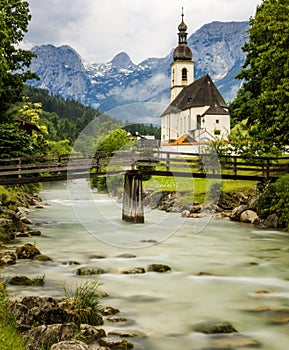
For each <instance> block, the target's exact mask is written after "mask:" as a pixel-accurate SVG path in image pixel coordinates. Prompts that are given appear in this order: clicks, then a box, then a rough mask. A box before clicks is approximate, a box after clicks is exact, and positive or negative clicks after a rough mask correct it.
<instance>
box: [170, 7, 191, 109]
mask: <svg viewBox="0 0 289 350" xmlns="http://www.w3.org/2000/svg"><path fill="white" fill-rule="evenodd" d="M178 29H179V33H178V36H179V44H178V46H177V47H176V48H175V50H174V54H173V58H174V62H173V63H172V64H171V102H172V101H173V100H174V99H175V98H176V97H177V96H178V94H179V93H180V92H181V91H182V89H183V88H184V87H185V86H187V85H190V84H191V83H193V81H194V65H195V62H193V61H192V56H193V55H192V51H191V49H190V48H189V46H188V45H187V36H188V33H187V25H186V24H185V22H184V11H183V9H182V22H181V23H180V24H179V26H178Z"/></svg>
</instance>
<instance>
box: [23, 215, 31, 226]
mask: <svg viewBox="0 0 289 350" xmlns="http://www.w3.org/2000/svg"><path fill="white" fill-rule="evenodd" d="M20 221H21V222H22V223H23V224H26V225H31V224H32V221H31V220H30V219H28V218H27V217H26V216H22V217H21V218H20Z"/></svg>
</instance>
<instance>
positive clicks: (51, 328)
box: [26, 323, 78, 350]
mask: <svg viewBox="0 0 289 350" xmlns="http://www.w3.org/2000/svg"><path fill="white" fill-rule="evenodd" d="M77 331H78V329H77V326H76V324H74V323H67V324H51V325H41V326H38V327H35V328H32V329H31V330H30V331H29V332H28V333H27V334H26V338H27V340H28V345H29V347H28V349H31V350H36V349H49V348H50V347H51V346H52V345H53V344H56V343H59V342H61V341H64V340H71V339H73V338H74V337H75V335H76V334H77Z"/></svg>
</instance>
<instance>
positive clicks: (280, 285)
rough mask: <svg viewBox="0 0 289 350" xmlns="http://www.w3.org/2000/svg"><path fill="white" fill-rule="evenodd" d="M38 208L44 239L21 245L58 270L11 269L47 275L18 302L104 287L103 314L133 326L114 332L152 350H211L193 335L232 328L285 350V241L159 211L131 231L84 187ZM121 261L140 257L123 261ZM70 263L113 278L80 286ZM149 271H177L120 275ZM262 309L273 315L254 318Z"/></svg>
mask: <svg viewBox="0 0 289 350" xmlns="http://www.w3.org/2000/svg"><path fill="white" fill-rule="evenodd" d="M41 198H42V199H43V201H44V202H46V203H48V204H49V205H48V206H45V208H44V209H37V210H33V211H32V212H31V213H30V214H29V218H30V219H31V220H32V222H33V225H32V227H33V228H35V229H38V230H40V231H41V232H42V236H39V237H29V238H21V243H26V242H29V243H35V244H36V246H37V247H38V248H39V249H40V251H41V252H42V254H45V255H48V256H50V257H51V258H52V259H53V262H33V261H25V260H20V261H18V262H17V264H16V265H15V266H9V267H7V268H5V270H3V275H2V277H4V278H5V277H9V276H12V275H15V274H18V275H20V274H23V275H26V276H28V277H37V276H40V275H43V274H44V275H45V281H46V283H45V286H44V287H15V286H13V287H12V286H9V291H10V293H11V294H14V295H32V294H35V295H50V296H62V295H63V293H64V291H63V286H64V285H65V286H66V287H71V288H73V286H75V285H76V284H79V283H81V282H82V281H85V280H87V279H92V278H98V279H99V280H100V281H101V282H102V283H103V285H102V289H103V290H104V291H105V292H107V293H108V295H109V297H107V298H104V299H102V304H103V305H110V306H113V307H116V308H119V309H120V310H121V315H122V316H124V317H126V318H127V319H128V322H127V323H124V324H123V325H121V324H114V325H112V326H113V328H117V327H120V328H125V329H127V328H129V329H137V330H139V331H142V332H144V333H146V334H147V336H148V338H147V339H146V340H145V341H144V342H143V348H145V349H147V350H173V349H177V348H179V349H185V350H186V349H188V350H189V349H194V350H200V349H209V348H210V347H209V345H208V344H209V337H208V336H205V335H201V334H200V333H196V332H193V330H192V326H193V325H194V324H195V323H198V322H200V321H208V320H222V321H228V322H230V323H232V324H233V326H234V327H235V328H236V329H237V330H238V331H239V332H240V333H242V334H244V335H246V336H248V337H250V338H252V339H254V340H256V341H258V342H260V343H261V347H260V348H261V349H263V350H275V349H276V350H287V349H288V334H289V333H288V330H289V323H288V322H287V323H286V320H285V324H275V323H274V320H275V319H274V317H273V316H272V314H274V312H273V313H272V310H280V309H285V311H286V310H287V313H286V315H287V317H288V315H289V311H288V310H289V235H288V234H286V233H283V232H281V231H278V230H276V231H274V230H261V229H256V228H255V227H254V226H253V225H249V224H241V223H236V222H232V221H229V220H214V219H210V218H209V219H206V220H207V221H206V220H205V221H204V222H200V221H199V222H198V219H184V218H181V216H180V214H172V213H170V214H168V213H165V212H161V211H156V210H147V211H146V213H145V217H146V222H145V224H143V225H133V224H127V223H124V222H122V221H121V207H120V205H119V203H118V202H117V201H115V200H114V199H111V198H110V197H109V196H108V195H103V194H97V193H94V192H90V191H88V190H87V187H86V184H85V182H84V181H76V182H74V183H71V184H70V185H67V184H66V183H58V184H53V185H47V186H46V187H45V189H44V190H43V191H42V193H41ZM198 225H199V226H198ZM198 227H202V229H201V230H200V229H196V228H198ZM155 242H159V243H158V244H155ZM124 253H127V254H133V255H135V257H134V258H128V257H120V255H121V254H124ZM97 255H103V256H104V258H102V259H99V258H98V259H97V258H96V257H97ZM68 261H76V262H79V263H80V264H81V265H80V266H93V267H100V268H103V269H104V270H105V271H106V273H105V274H101V275H99V276H78V275H76V273H75V271H76V269H77V268H78V267H79V266H77V265H71V264H63V263H64V262H68ZM152 263H162V264H167V265H169V266H170V267H171V268H172V271H171V272H167V273H165V274H161V273H156V272H146V273H144V274H132V275H128V274H121V273H120V271H121V270H122V269H126V268H131V267H143V268H145V269H146V268H147V267H148V265H150V264H152ZM258 291H259V292H258ZM260 291H265V292H262V293H261V292H260ZM256 292H257V293H256ZM261 306H266V308H268V310H269V309H270V310H271V312H270V311H268V312H250V311H248V310H250V309H252V308H257V307H261ZM287 308H288V309H287ZM283 311H284V310H283ZM274 315H275V314H274ZM278 317H279V316H278ZM288 320H289V317H288ZM108 327H109V326H108ZM238 349H239V348H238ZM240 349H243V348H240Z"/></svg>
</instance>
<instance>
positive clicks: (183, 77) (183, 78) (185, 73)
mask: <svg viewBox="0 0 289 350" xmlns="http://www.w3.org/2000/svg"><path fill="white" fill-rule="evenodd" d="M187 79H188V71H187V68H183V69H182V80H187Z"/></svg>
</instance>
